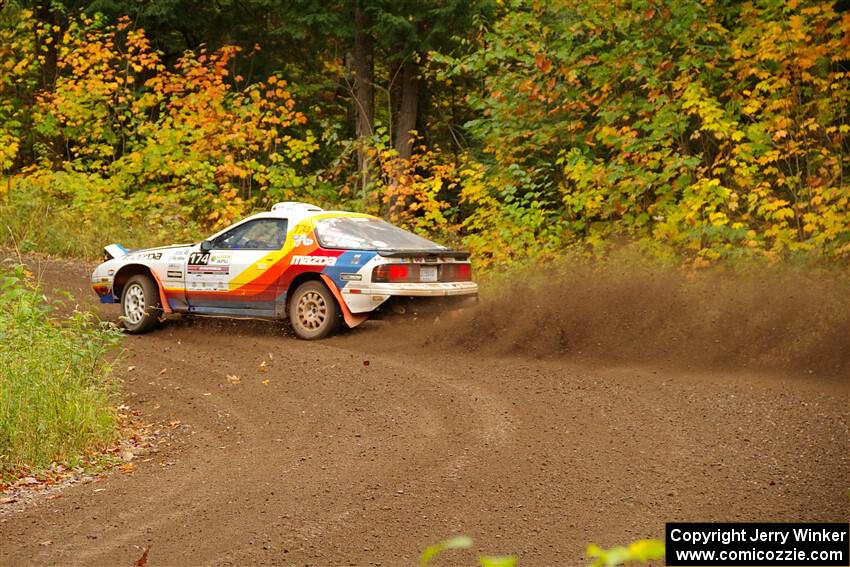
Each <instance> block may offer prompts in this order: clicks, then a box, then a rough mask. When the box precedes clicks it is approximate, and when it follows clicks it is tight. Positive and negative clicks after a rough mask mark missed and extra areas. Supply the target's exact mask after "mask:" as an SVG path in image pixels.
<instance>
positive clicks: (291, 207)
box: [272, 201, 323, 213]
mask: <svg viewBox="0 0 850 567" xmlns="http://www.w3.org/2000/svg"><path fill="white" fill-rule="evenodd" d="M272 210H273V211H302V212H309V213H318V212H321V211H322V210H323V209H322V208H321V207H317V206H316V205H311V204H310V203H301V202H299V201H283V202H281V203H275V204H274V205H272Z"/></svg>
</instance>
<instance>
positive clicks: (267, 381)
mask: <svg viewBox="0 0 850 567" xmlns="http://www.w3.org/2000/svg"><path fill="white" fill-rule="evenodd" d="M269 382H271V380H263V386H268V385H269Z"/></svg>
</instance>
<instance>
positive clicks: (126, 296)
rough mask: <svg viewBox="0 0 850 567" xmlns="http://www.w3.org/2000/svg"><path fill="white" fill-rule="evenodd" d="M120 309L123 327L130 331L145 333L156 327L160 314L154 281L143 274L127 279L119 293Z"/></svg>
mask: <svg viewBox="0 0 850 567" xmlns="http://www.w3.org/2000/svg"><path fill="white" fill-rule="evenodd" d="M121 311H122V312H123V315H124V316H123V317H122V321H123V322H124V328H125V329H127V331H128V332H130V333H133V334H139V333H146V332H148V331H150V330H152V329H153V328H154V327H156V325H157V322H158V321H159V316H160V315H161V314H162V305H161V304H160V300H159V289H157V287H156V283H154V281H153V280H152V279H151V278H150V277H149V276H145V275H137V276H133V277H132V278H130V279H129V280H127V284H126V285H125V286H124V291H123V292H122V294H121Z"/></svg>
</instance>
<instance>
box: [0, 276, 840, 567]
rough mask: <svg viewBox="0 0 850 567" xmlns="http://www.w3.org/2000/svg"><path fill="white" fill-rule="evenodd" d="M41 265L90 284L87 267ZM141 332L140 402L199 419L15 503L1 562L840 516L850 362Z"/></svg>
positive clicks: (533, 544) (226, 331)
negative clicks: (470, 349)
mask: <svg viewBox="0 0 850 567" xmlns="http://www.w3.org/2000/svg"><path fill="white" fill-rule="evenodd" d="M46 266H47V271H46V273H45V277H46V278H47V279H48V283H50V282H55V283H56V285H57V286H65V287H70V288H71V290H72V292H74V293H75V294H76V295H77V298H78V300H79V301H80V302H81V303H83V304H84V305H91V304H93V298H89V297H88V295H87V290H86V289H85V288H84V286H82V285H77V283H78V282H79V281H80V280H83V281H84V278H85V277H87V267H85V266H82V265H79V264H75V263H67V262H60V263H55V264H50V263H48V264H46ZM101 312H102V313H103V315H104V317H106V318H113V319H114V318H115V317H116V315H117V314H116V310H115V308H114V307H113V306H107V307H105V308H103V309H102V311H101ZM427 332H430V331H427ZM424 334H426V330H423V331H421V332H419V336H420V337H421V336H422V335H424ZM125 346H126V348H127V355H126V358H125V359H124V360H123V362H122V364H121V366H119V368H118V370H119V375H120V377H121V378H122V379H123V380H124V384H125V387H124V389H125V392H126V399H127V402H128V403H129V404H130V405H131V406H132V407H134V408H137V409H139V410H140V411H141V412H142V413H143V414H144V415H145V416H147V418H148V419H149V420H150V421H152V422H157V423H168V422H169V421H171V420H180V421H181V422H182V423H183V424H186V425H188V426H189V427H188V428H185V429H183V430H182V432H183V433H182V436H181V438H180V442H179V443H177V444H175V445H174V446H170V447H169V446H164V447H162V448H161V451H160V452H159V453H158V454H156V455H154V456H153V460H152V461H150V462H142V463H140V464H139V466H138V468H137V470H136V471H135V472H133V473H132V474H129V475H125V474H120V473H114V474H112V475H110V476H109V477H108V478H106V479H104V480H102V481H98V482H95V483H92V484H88V485H80V486H74V487H71V488H69V489H67V490H65V491H63V495H62V498H60V499H58V500H51V501H47V500H43V501H40V502H38V503H37V504H36V505H35V506H34V507H32V508H29V509H26V510H23V511H22V512H14V513H11V514H7V515H4V516H2V517H0V564H3V565H4V566H5V565H131V564H132V563H133V562H134V561H135V560H136V559H137V558H138V556H139V555H141V548H143V547H145V546H147V545H150V544H153V547H152V549H151V554H150V559H149V563H148V565H150V566H151V567H156V566H159V565H222V566H224V565H243V564H255V565H329V564H330V565H341V564H357V565H369V564H383V565H402V564H408V565H410V564H415V562H416V557H417V554H418V552H419V551H420V550H421V549H422V548H423V547H424V546H425V545H427V544H429V543H433V542H434V541H438V540H440V539H442V538H445V537H447V536H450V535H453V534H457V533H466V534H469V535H471V536H473V537H474V538H475V539H476V541H477V542H479V543H480V544H481V545H482V550H481V551H484V552H488V553H499V552H511V553H518V554H520V556H521V557H522V563H521V564H522V565H523V566H533V565H553V564H570V565H573V564H582V563H583V561H582V555H583V553H584V547H585V545H586V544H587V543H588V542H591V541H592V542H595V543H599V544H602V545H614V544H619V543H623V542H625V541H628V540H630V539H633V538H636V537H652V536H657V535H659V534H661V533H662V532H663V523H664V522H665V521H672V520H711V519H714V520H729V521H734V520H741V521H743V520H764V519H771V520H777V521H782V520H833V521H843V520H846V515H847V503H846V487H847V486H848V485H850V460H848V459H850V442H848V423H847V413H846V408H847V407H848V389H847V388H846V380H842V379H840V378H839V377H836V376H823V377H820V376H816V375H801V374H800V373H791V374H790V375H788V376H785V375H779V374H777V373H776V372H771V373H763V372H757V371H754V370H749V371H747V372H745V373H742V372H737V371H732V370H715V371H712V370H703V371H696V370H692V371H689V370H683V369H682V368H681V367H677V368H660V367H659V368H652V367H648V366H639V365H622V364H621V366H619V367H606V366H605V365H602V364H599V363H597V362H593V363H588V362H587V361H585V362H583V363H576V362H571V361H570V360H568V359H558V360H551V359H549V360H539V359H535V358H533V357H532V356H530V355H528V354H524V353H522V352H520V353H519V354H515V355H511V356H493V355H492V354H485V353H483V352H475V353H472V354H465V353H464V352H463V351H462V350H460V349H458V348H453V347H452V346H451V345H450V344H449V341H442V342H440V343H439V344H424V345H423V344H422V342H421V341H420V340H414V339H413V338H412V337H411V335H410V334H409V333H408V332H407V331H405V330H404V329H402V328H400V327H397V326H393V325H389V324H374V325H366V326H365V327H364V328H363V329H358V330H354V331H352V332H349V333H346V334H344V335H342V336H339V337H335V338H333V339H332V340H329V341H325V342H321V343H305V342H301V341H296V340H293V339H292V338H291V337H288V336H282V332H281V328H280V326H279V325H274V324H257V323H251V322H216V321H211V320H205V321H194V322H189V321H176V322H174V323H172V324H170V325H168V326H166V327H165V328H164V329H161V330H158V331H156V332H154V333H152V334H149V335H146V336H143V337H128V338H127V339H126V340H125ZM269 353H272V354H273V359H269V357H268V354H269ZM262 360H266V362H267V369H266V371H265V372H259V371H258V366H259V364H260V362H261V361H262ZM364 361H368V362H369V364H368V366H367V365H365V364H364ZM125 364H126V365H133V366H135V367H136V369H135V370H134V371H133V372H126V371H124V368H125V366H124V365H125ZM162 368H167V370H166V372H165V373H164V374H160V372H161V370H162ZM227 375H237V376H239V377H240V378H241V382H240V383H239V384H237V385H232V384H230V383H229V382H228V380H227ZM263 380H269V383H268V385H264V384H263V383H262V382H263ZM205 394H209V395H205ZM48 540H49V541H51V542H52V543H51V544H50V545H40V542H45V541H48ZM461 562H463V563H464V564H474V562H475V560H474V558H473V557H472V556H471V554H466V553H459V554H456V555H452V556H451V557H446V558H444V559H443V564H446V565H448V564H460V563H461Z"/></svg>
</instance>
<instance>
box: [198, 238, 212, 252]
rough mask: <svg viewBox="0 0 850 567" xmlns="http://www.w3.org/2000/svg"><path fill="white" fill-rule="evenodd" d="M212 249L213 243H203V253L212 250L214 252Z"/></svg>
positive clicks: (205, 241) (204, 241) (203, 241)
mask: <svg viewBox="0 0 850 567" xmlns="http://www.w3.org/2000/svg"><path fill="white" fill-rule="evenodd" d="M212 247H213V245H212V242H210V241H209V240H202V241H201V252H209V251H210V250H212Z"/></svg>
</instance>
